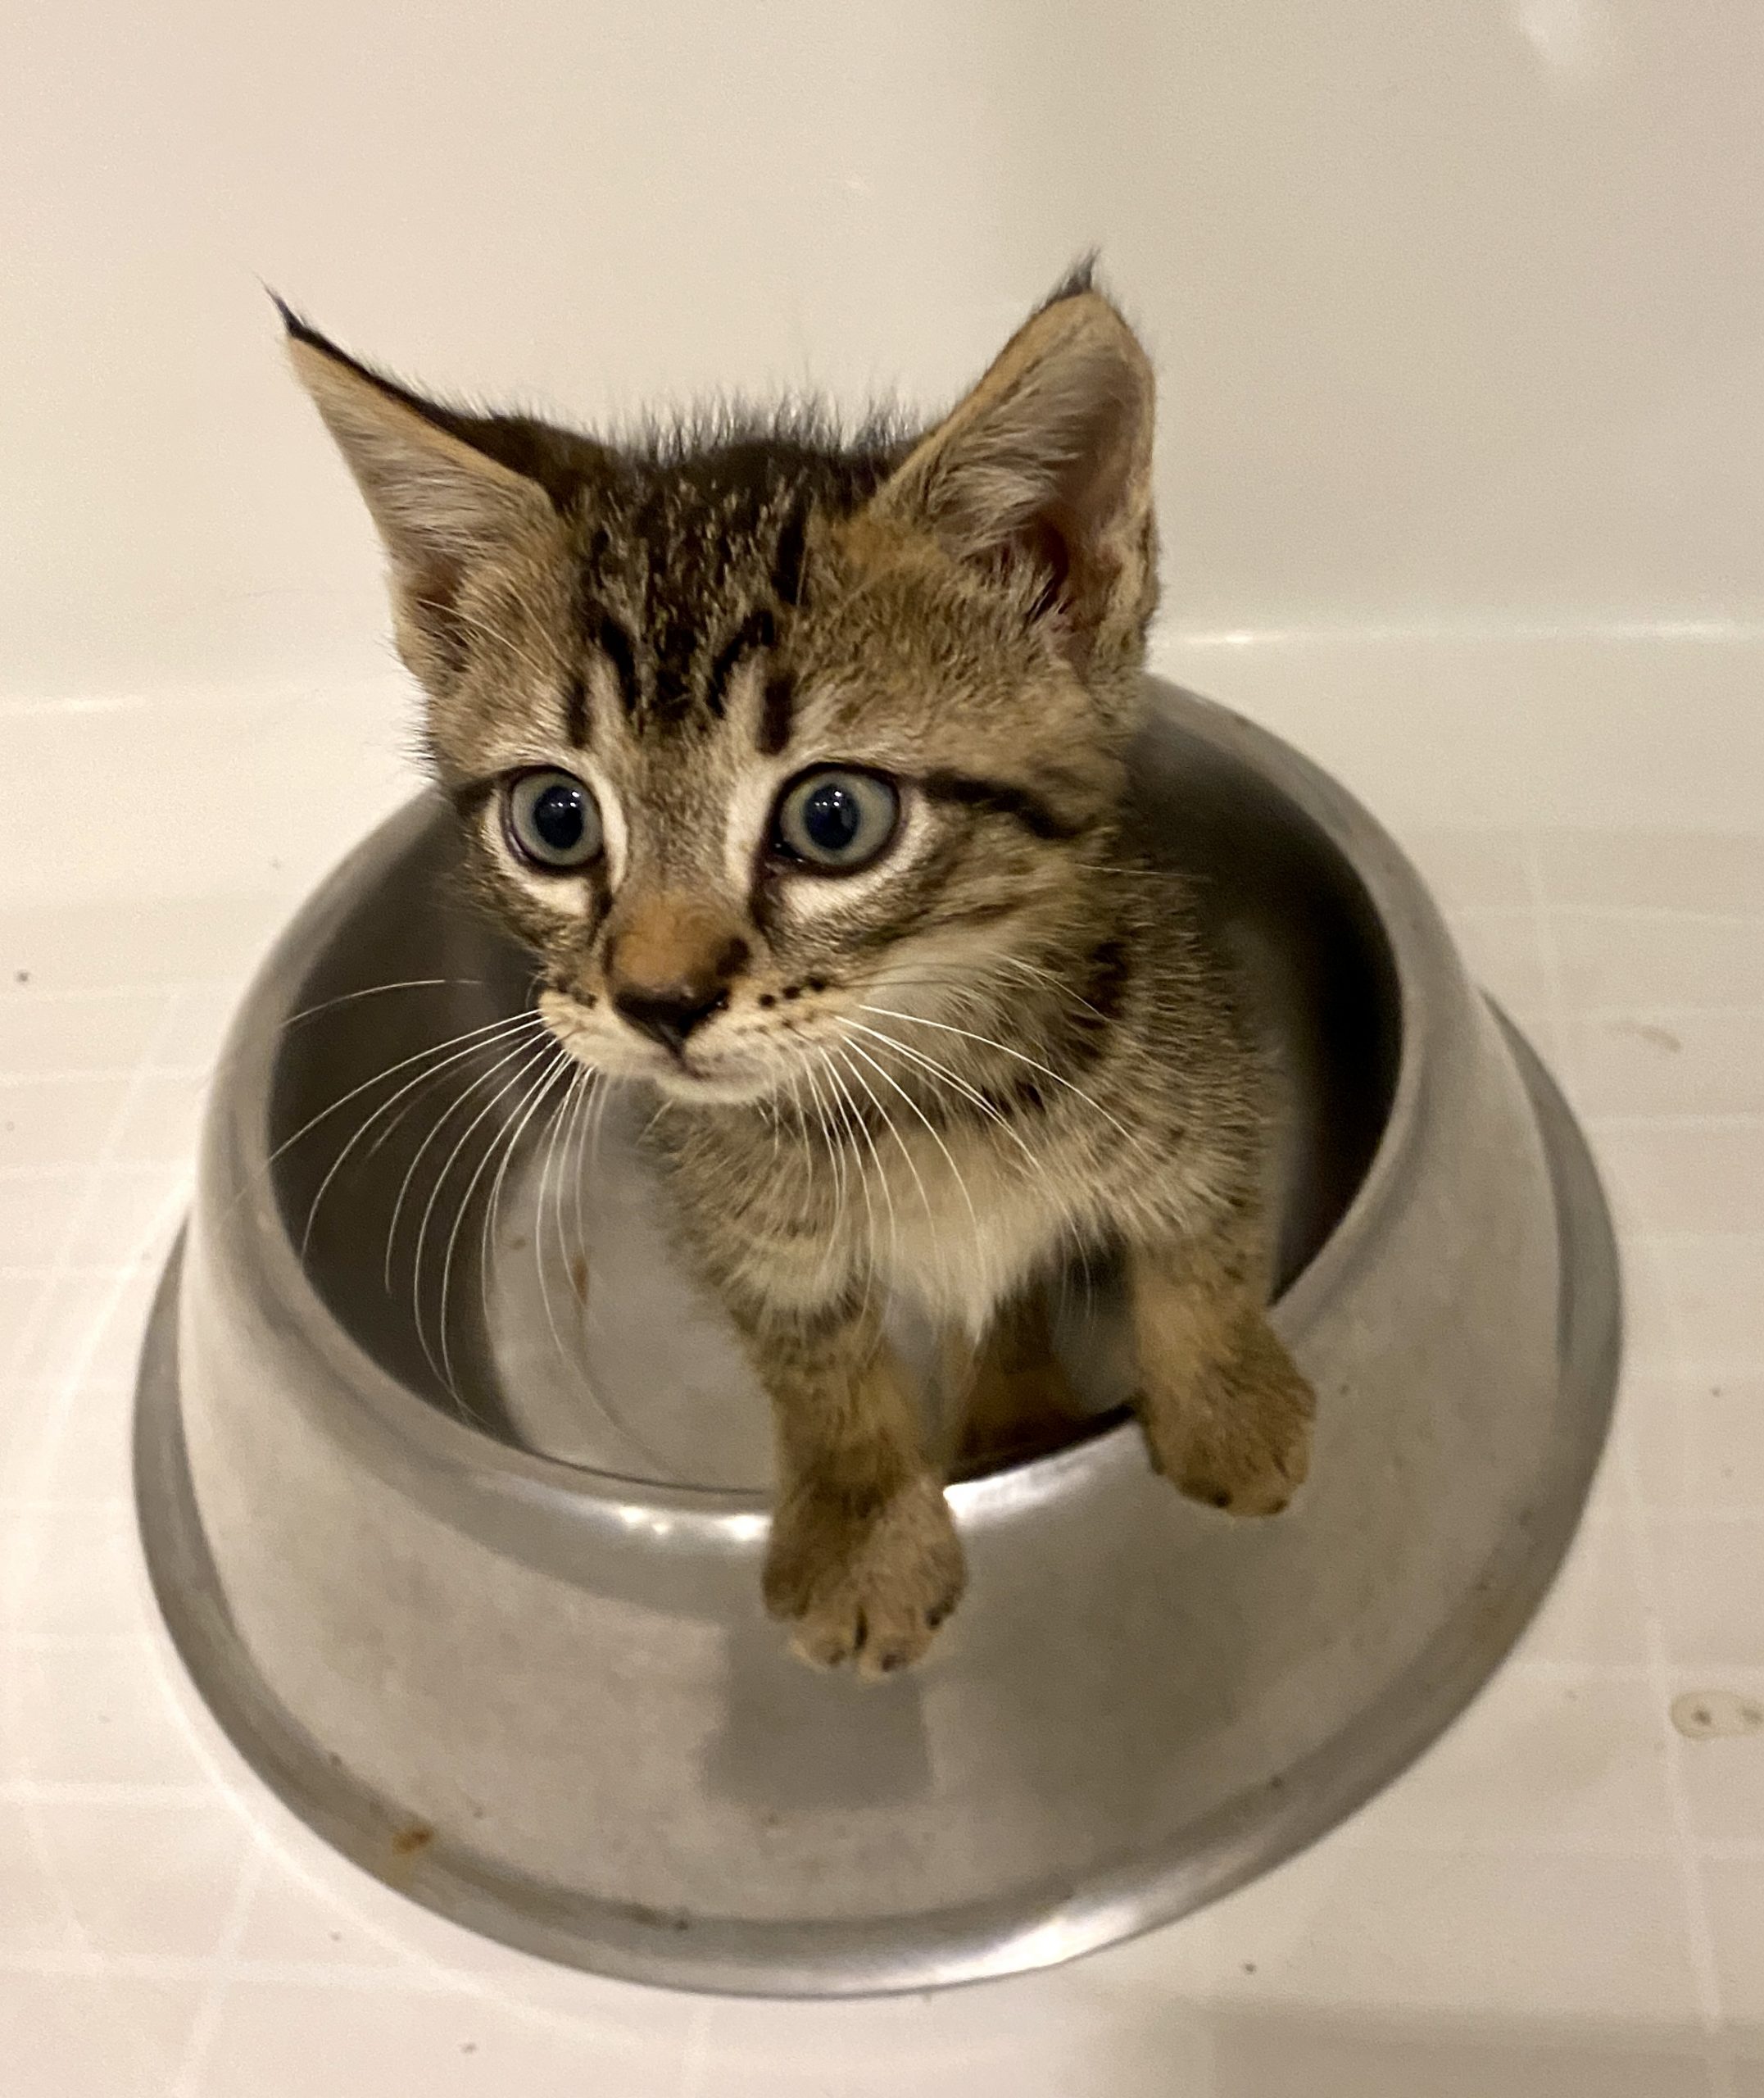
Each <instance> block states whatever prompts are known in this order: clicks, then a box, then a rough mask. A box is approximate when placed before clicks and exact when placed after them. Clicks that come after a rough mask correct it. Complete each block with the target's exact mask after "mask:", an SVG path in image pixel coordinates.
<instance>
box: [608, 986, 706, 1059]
mask: <svg viewBox="0 0 1764 2098" xmlns="http://www.w3.org/2000/svg"><path fill="white" fill-rule="evenodd" d="M728 1001H729V994H728V988H727V987H726V986H724V985H722V984H719V986H718V987H717V988H716V989H715V990H714V991H713V992H711V993H710V996H709V997H705V996H704V995H703V992H702V991H701V988H700V987H699V986H697V985H696V984H682V985H681V986H680V987H679V988H678V989H676V990H673V991H669V992H664V993H662V994H661V995H660V996H658V995H657V994H655V992H648V991H637V990H623V991H615V992H614V993H613V1003H614V1006H617V1007H618V1009H619V1012H620V1014H621V1015H623V1016H624V1018H625V1019H628V1020H629V1021H630V1023H631V1024H632V1025H633V1027H634V1028H637V1029H640V1030H641V1031H642V1033H645V1034H646V1035H649V1036H650V1037H651V1038H652V1039H653V1040H655V1041H657V1042H660V1044H661V1046H662V1047H663V1048H664V1049H672V1050H673V1051H675V1053H676V1054H678V1051H681V1050H682V1049H683V1048H684V1047H686V1040H687V1036H688V1035H689V1034H690V1033H692V1030H693V1029H694V1028H695V1027H698V1026H700V1025H701V1024H703V1023H704V1022H705V1020H707V1019H710V1016H711V1015H712V1014H713V1013H715V1012H720V1011H721V1010H723V1006H726V1005H727V1004H728Z"/></svg>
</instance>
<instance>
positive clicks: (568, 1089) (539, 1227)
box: [533, 1058, 587, 1369]
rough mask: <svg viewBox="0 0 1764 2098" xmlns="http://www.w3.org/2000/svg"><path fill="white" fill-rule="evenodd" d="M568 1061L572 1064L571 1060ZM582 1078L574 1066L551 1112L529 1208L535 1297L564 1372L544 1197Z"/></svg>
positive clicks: (566, 1355)
mask: <svg viewBox="0 0 1764 2098" xmlns="http://www.w3.org/2000/svg"><path fill="white" fill-rule="evenodd" d="M571 1060H572V1062H574V1058H572V1059H571ZM586 1075H587V1074H586V1073H585V1072H584V1071H583V1069H582V1067H581V1065H577V1066H576V1069H575V1071H574V1074H573V1075H572V1076H571V1077H570V1079H569V1083H567V1084H566V1085H565V1088H564V1091H563V1094H562V1097H560V1099H559V1101H558V1102H557V1105H556V1106H555V1107H554V1108H553V1109H552V1110H551V1120H550V1122H549V1123H548V1124H547V1125H546V1137H545V1139H544V1142H545V1147H546V1149H545V1163H544V1165H542V1166H541V1168H540V1169H539V1196H538V1200H537V1201H536V1202H535V1203H534V1205H533V1260H534V1261H535V1263H536V1264H537V1267H538V1270H539V1296H540V1298H541V1301H542V1302H543V1304H544V1306H545V1323H546V1325H547V1326H548V1327H549V1328H551V1345H552V1346H553V1347H555V1348H556V1350H557V1354H558V1360H560V1362H562V1363H563V1365H565V1368H566V1369H567V1368H568V1367H569V1352H568V1351H567V1350H566V1349H565V1346H564V1337H563V1335H562V1334H561V1333H560V1332H559V1331H558V1325H557V1314H556V1312H555V1311H554V1310H552V1309H551V1277H550V1276H549V1275H548V1274H546V1271H545V1198H546V1191H547V1190H548V1189H549V1188H550V1187H551V1169H552V1168H553V1167H554V1166H555V1165H556V1163H557V1140H558V1137H559V1134H560V1132H561V1130H562V1128H563V1125H564V1115H565V1110H567V1109H568V1108H569V1106H570V1105H571V1103H572V1102H573V1101H574V1099H575V1097H576V1093H577V1090H578V1088H579V1087H580V1086H581V1085H582V1083H583V1079H584V1078H585V1077H586ZM558 1244H559V1247H560V1249H561V1247H562V1245H563V1234H562V1233H561V1232H560V1233H559V1235H558Z"/></svg>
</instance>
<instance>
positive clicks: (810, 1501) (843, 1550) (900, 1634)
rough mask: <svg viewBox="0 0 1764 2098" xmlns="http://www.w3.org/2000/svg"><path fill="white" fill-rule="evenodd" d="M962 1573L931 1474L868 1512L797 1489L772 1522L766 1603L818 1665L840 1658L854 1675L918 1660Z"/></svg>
mask: <svg viewBox="0 0 1764 2098" xmlns="http://www.w3.org/2000/svg"><path fill="white" fill-rule="evenodd" d="M966 1579H967V1573H966V1570H965V1569H964V1565H963V1563H962V1547H961V1542H960V1540H959V1538H958V1537H957V1536H956V1534H955V1524H954V1523H953V1522H952V1521H951V1520H950V1510H949V1505H948V1504H947V1503H946V1502H945V1500H944V1497H943V1494H942V1492H941V1489H940V1487H938V1486H937V1484H936V1481H935V1480H934V1479H931V1478H919V1479H915V1480H914V1481H913V1482H912V1483H910V1484H909V1485H907V1486H905V1487H902V1488H901V1489H900V1491H899V1492H896V1493H894V1494H892V1495H891V1496H889V1498H888V1499H887V1500H886V1501H882V1502H880V1503H879V1504H877V1505H873V1506H872V1507H869V1508H868V1509H864V1508H861V1507H857V1506H854V1505H853V1504H852V1502H851V1501H850V1500H849V1499H846V1498H842V1497H841V1496H837V1495H836V1494H832V1493H828V1492H821V1491H817V1490H816V1489H815V1488H814V1487H800V1488H799V1489H798V1490H797V1491H796V1492H795V1493H793V1494H792V1495H791V1496H790V1497H789V1499H788V1500H787V1501H785V1502H784V1503H783V1504H782V1506H780V1508H779V1509H778V1513H777V1514H775V1515H774V1516H773V1519H772V1542H771V1546H770V1548H769V1551H768V1552H767V1554H766V1563H765V1603H766V1608H767V1609H768V1610H770V1612H771V1613H772V1614H773V1616H774V1617H778V1618H783V1619H788V1620H791V1621H793V1622H794V1623H795V1624H796V1635H795V1637H794V1638H793V1639H792V1640H791V1645H792V1646H793V1647H794V1648H795V1650H796V1652H797V1653H798V1654H799V1655H801V1657H802V1658H803V1660H805V1661H809V1662H812V1663H814V1664H816V1665H817V1666H819V1667H822V1668H837V1667H839V1666H840V1665H841V1664H843V1663H845V1662H846V1661H850V1662H853V1663H855V1665H856V1668H857V1672H858V1673H859V1675H864V1676H877V1675H887V1674H889V1673H891V1672H892V1671H893V1670H894V1669H899V1668H904V1667H905V1666H906V1665H907V1664H908V1663H909V1662H912V1661H916V1660H918V1659H919V1657H920V1656H921V1655H923V1653H924V1651H925V1650H926V1648H927V1646H930V1644H931V1642H932V1637H933V1635H934V1634H935V1633H936V1629H937V1627H938V1626H939V1625H940V1624H941V1623H942V1622H943V1621H944V1619H945V1618H946V1617H947V1616H948V1615H949V1614H950V1611H951V1610H954V1609H955V1605H956V1604H957V1602H958V1601H959V1600H960V1597H961V1593H962V1589H963V1587H964V1583H965V1582H966Z"/></svg>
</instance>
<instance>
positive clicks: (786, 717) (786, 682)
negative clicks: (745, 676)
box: [755, 670, 796, 757]
mask: <svg viewBox="0 0 1764 2098" xmlns="http://www.w3.org/2000/svg"><path fill="white" fill-rule="evenodd" d="M795 711H796V687H795V686H794V685H793V684H792V683H791V680H790V679H789V677H788V676H787V674H786V673H785V672H783V671H782V670H774V671H773V673H772V674H771V676H770V677H769V678H768V679H766V681H765V697H764V700H763V701H762V702H761V703H760V729H759V733H758V734H757V736H756V737H755V742H756V743H757V744H758V746H759V750H760V756H761V757H776V756H778V753H779V752H780V751H782V749H783V747H784V746H785V745H786V744H787V742H789V741H790V725H791V715H793V713H794V712H795Z"/></svg>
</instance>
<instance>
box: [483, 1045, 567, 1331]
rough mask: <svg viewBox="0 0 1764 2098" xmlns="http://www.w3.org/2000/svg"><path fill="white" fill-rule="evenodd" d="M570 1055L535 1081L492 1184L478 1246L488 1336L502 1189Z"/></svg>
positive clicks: (558, 1055)
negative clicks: (491, 1280) (541, 1103)
mask: <svg viewBox="0 0 1764 2098" xmlns="http://www.w3.org/2000/svg"><path fill="white" fill-rule="evenodd" d="M568 1060H569V1051H568V1050H567V1049H565V1048H564V1047H562V1045H561V1044H559V1045H558V1047H557V1048H556V1051H555V1053H554V1054H553V1055H552V1056H551V1060H549V1061H548V1062H547V1063H546V1064H545V1065H543V1066H542V1068H541V1069H540V1072H539V1075H538V1076H537V1078H536V1079H534V1080H533V1090H532V1091H531V1092H529V1093H528V1095H527V1097H526V1098H525V1100H524V1101H523V1102H522V1103H521V1106H520V1110H519V1114H518V1115H517V1117H516V1119H515V1124H514V1125H513V1127H512V1128H510V1131H509V1138H508V1142H507V1143H506V1145H505V1146H504V1147H503V1151H502V1160H501V1164H500V1165H498V1166H497V1174H496V1178H495V1179H494V1180H493V1181H492V1183H491V1186H490V1199H489V1200H488V1201H487V1202H486V1203H485V1205H484V1223H483V1236H482V1237H481V1238H480V1240H479V1243H478V1291H479V1294H480V1296H481V1299H482V1301H483V1313H484V1330H485V1331H486V1332H488V1331H489V1330H490V1328H491V1325H492V1310H491V1306H490V1270H491V1267H492V1258H493V1250H494V1245H495V1239H496V1228H497V1219H499V1218H500V1216H501V1213H502V1189H503V1185H504V1183H505V1182H506V1180H507V1178H508V1172H509V1168H510V1165H513V1163H514V1161H515V1154H516V1152H517V1151H519V1148H520V1140H521V1138H522V1136H523V1134H524V1133H525V1130H526V1128H527V1124H528V1123H529V1122H530V1121H531V1120H532V1119H533V1116H534V1115H535V1114H536V1113H537V1111H538V1107H539V1103H540V1101H542V1100H543V1099H544V1097H545V1096H546V1093H547V1092H549V1091H550V1090H551V1082H552V1080H553V1079H555V1078H556V1076H557V1074H558V1073H559V1072H560V1070H561V1069H563V1068H564V1066H565V1064H566V1063H567V1062H568Z"/></svg>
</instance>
